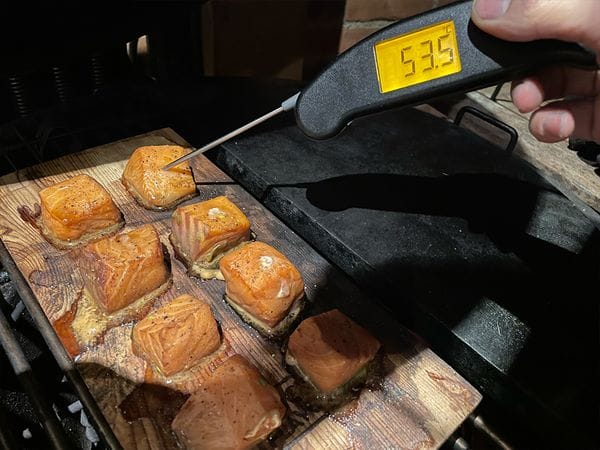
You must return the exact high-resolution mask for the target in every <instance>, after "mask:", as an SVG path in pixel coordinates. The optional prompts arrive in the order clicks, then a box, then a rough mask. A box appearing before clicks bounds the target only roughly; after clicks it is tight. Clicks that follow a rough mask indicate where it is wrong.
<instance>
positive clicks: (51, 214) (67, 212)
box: [19, 174, 124, 249]
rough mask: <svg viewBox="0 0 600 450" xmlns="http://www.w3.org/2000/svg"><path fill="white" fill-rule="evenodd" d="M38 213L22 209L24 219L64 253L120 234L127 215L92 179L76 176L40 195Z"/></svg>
mask: <svg viewBox="0 0 600 450" xmlns="http://www.w3.org/2000/svg"><path fill="white" fill-rule="evenodd" d="M39 196H40V205H41V206H38V205H36V211H35V212H32V211H30V210H29V208H27V207H25V206H22V207H20V208H19V213H20V215H21V217H22V218H23V219H24V220H26V221H27V222H29V223H31V224H32V225H33V226H35V227H36V228H38V229H39V230H40V232H41V234H42V236H44V238H45V239H46V240H47V241H48V242H50V243H51V244H52V245H53V246H55V247H57V248H60V249H68V248H74V247H78V246H81V245H84V244H87V243H89V242H92V241H94V240H97V239H100V238H102V237H105V236H108V235H110V234H113V233H115V232H117V231H118V230H119V229H120V228H121V227H122V226H123V224H124V220H123V215H122V214H121V211H120V210H119V208H117V206H116V205H115V203H114V202H113V199H112V197H111V196H110V194H109V193H108V192H107V191H106V190H105V189H104V188H103V187H102V186H101V185H100V184H99V183H98V182H97V181H96V180H94V179H93V178H92V177H90V176H89V175H85V174H83V175H76V176H74V177H71V178H69V179H67V180H65V181H61V182H60V183H56V184H53V185H52V186H49V187H47V188H45V189H42V190H41V191H40V192H39Z"/></svg>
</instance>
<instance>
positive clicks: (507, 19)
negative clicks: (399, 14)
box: [472, 0, 600, 143]
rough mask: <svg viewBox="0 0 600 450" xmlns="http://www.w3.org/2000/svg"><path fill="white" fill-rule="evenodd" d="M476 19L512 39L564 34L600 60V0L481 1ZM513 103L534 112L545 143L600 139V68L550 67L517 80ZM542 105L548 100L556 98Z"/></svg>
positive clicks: (534, 125) (535, 130) (535, 129)
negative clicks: (596, 69)
mask: <svg viewBox="0 0 600 450" xmlns="http://www.w3.org/2000/svg"><path fill="white" fill-rule="evenodd" d="M472 19H473V22H475V24H476V25H477V26H478V27H479V28H481V29H482V30H484V31H486V32H487V33H490V34H492V35H494V36H496V37H499V38H501V39H505V40H508V41H530V40H535V39H560V40H563V41H571V42H577V43H580V44H582V45H583V46H585V47H587V48H588V49H590V50H592V51H593V52H595V53H596V55H597V57H598V62H599V63H600V0H512V1H511V0H475V2H474V4H473V12H472ZM511 96H512V100H513V103H514V104H515V105H516V106H517V108H518V109H519V111H521V112H523V113H528V112H533V114H532V115H531V119H530V121H529V129H530V130H531V133H532V134H533V135H534V136H535V137H536V138H537V139H538V140H540V141H542V142H558V141H561V140H563V139H566V138H567V137H570V136H573V137H577V138H580V139H585V140H592V141H596V142H599V143H600V71H584V70H578V69H573V68H567V67H552V68H548V69H544V70H542V71H541V72H539V73H538V74H536V75H535V76H532V77H529V78H525V79H523V80H520V81H516V82H513V84H512V89H511ZM555 99H562V100H558V101H554V102H551V103H548V104H546V105H544V106H542V103H543V102H545V101H546V100H555Z"/></svg>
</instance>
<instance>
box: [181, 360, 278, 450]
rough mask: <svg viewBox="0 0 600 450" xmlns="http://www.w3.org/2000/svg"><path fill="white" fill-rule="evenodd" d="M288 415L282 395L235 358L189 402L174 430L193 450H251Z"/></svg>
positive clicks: (207, 381)
mask: <svg viewBox="0 0 600 450" xmlns="http://www.w3.org/2000/svg"><path fill="white" fill-rule="evenodd" d="M285 411H286V409H285V406H284V405H283V403H282V402H281V399H280V397H279V394H278V392H277V390H276V389H275V388H274V387H273V386H271V385H270V384H268V383H267V381H266V380H265V379H264V378H263V377H262V376H261V375H260V373H259V372H258V370H256V369H255V368H254V367H253V366H252V365H251V364H250V363H248V361H246V360H245V359H244V358H243V357H241V356H239V355H234V356H232V357H231V358H229V359H228V360H227V361H225V362H224V363H223V364H222V365H221V366H219V368H217V370H215V371H214V373H213V374H212V375H211V376H210V377H209V378H208V379H207V380H206V381H205V382H204V383H203V384H202V386H201V387H200V388H199V389H198V390H197V391H196V392H194V393H193V394H192V395H191V397H190V398H188V400H187V401H186V402H185V404H184V405H183V407H182V408H181V410H180V411H179V413H178V414H177V416H176V417H175V420H173V423H172V424H171V428H172V429H173V431H174V432H175V434H176V435H177V438H178V439H179V441H180V443H181V445H182V446H183V447H184V448H187V449H204V448H206V449H213V448H214V449H217V448H219V449H235V450H245V449H248V448H251V447H253V446H255V445H256V444H258V443H259V442H261V441H263V440H265V439H266V438H267V437H268V436H269V434H271V432H273V431H274V430H275V429H277V428H278V427H279V426H280V425H281V421H282V418H283V416H284V415H285Z"/></svg>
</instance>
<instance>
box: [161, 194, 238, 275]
mask: <svg viewBox="0 0 600 450" xmlns="http://www.w3.org/2000/svg"><path fill="white" fill-rule="evenodd" d="M170 239H171V243H172V244H173V248H174V249H175V252H176V254H177V255H178V256H179V258H181V259H182V260H183V262H184V263H185V265H186V267H187V268H188V271H189V272H190V273H191V274H193V275H196V276H198V277H200V278H203V279H211V278H222V277H221V274H220V272H219V270H218V264H219V259H220V258H221V257H222V256H223V255H224V254H225V253H226V252H228V251H230V250H231V249H232V248H234V247H236V246H238V245H240V244H241V243H243V242H245V241H248V240H249V239H250V221H249V220H248V218H247V217H246V216H245V214H244V213H243V212H242V211H241V210H240V209H239V208H238V207H237V206H236V205H234V204H233V203H232V202H231V201H230V200H229V199H228V198H227V197H225V196H220V197H215V198H213V199H211V200H207V201H204V202H199V203H194V204H192V205H187V206H182V207H180V208H177V209H176V210H175V212H174V213H173V217H172V220H171V235H170Z"/></svg>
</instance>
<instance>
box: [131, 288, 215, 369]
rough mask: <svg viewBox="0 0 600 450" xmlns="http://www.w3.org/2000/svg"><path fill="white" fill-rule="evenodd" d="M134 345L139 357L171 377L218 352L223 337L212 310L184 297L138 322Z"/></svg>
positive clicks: (133, 336) (201, 303) (195, 300)
mask: <svg viewBox="0 0 600 450" xmlns="http://www.w3.org/2000/svg"><path fill="white" fill-rule="evenodd" d="M132 341H133V352H134V353H135V354H136V355H138V356H140V357H142V358H144V359H145V360H146V361H148V362H150V363H151V364H152V365H154V366H155V367H156V368H158V370H159V371H160V373H161V374H163V375H165V376H170V375H173V374H174V373H177V372H181V371H182V370H186V369H189V368H190V367H192V366H194V365H196V364H197V363H198V362H199V361H200V360H201V359H202V358H204V357H205V356H207V355H210V354H211V353H213V352H214V351H215V350H217V348H219V346H220V345H221V336H220V334H219V329H218V327H217V322H216V321H215V318H214V316H213V313H212V311H211V309H210V306H209V305H208V304H207V303H206V302H203V301H201V300H198V299H196V298H194V297H192V296H191V295H182V296H180V297H177V298H176V299H174V300H171V301H170V302H169V303H167V304H166V305H164V306H162V307H161V308H159V309H157V310H156V311H154V312H153V313H151V314H149V315H148V316H146V317H145V318H144V319H142V320H141V321H140V322H138V323H137V324H136V325H135V326H134V327H133V334H132Z"/></svg>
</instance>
